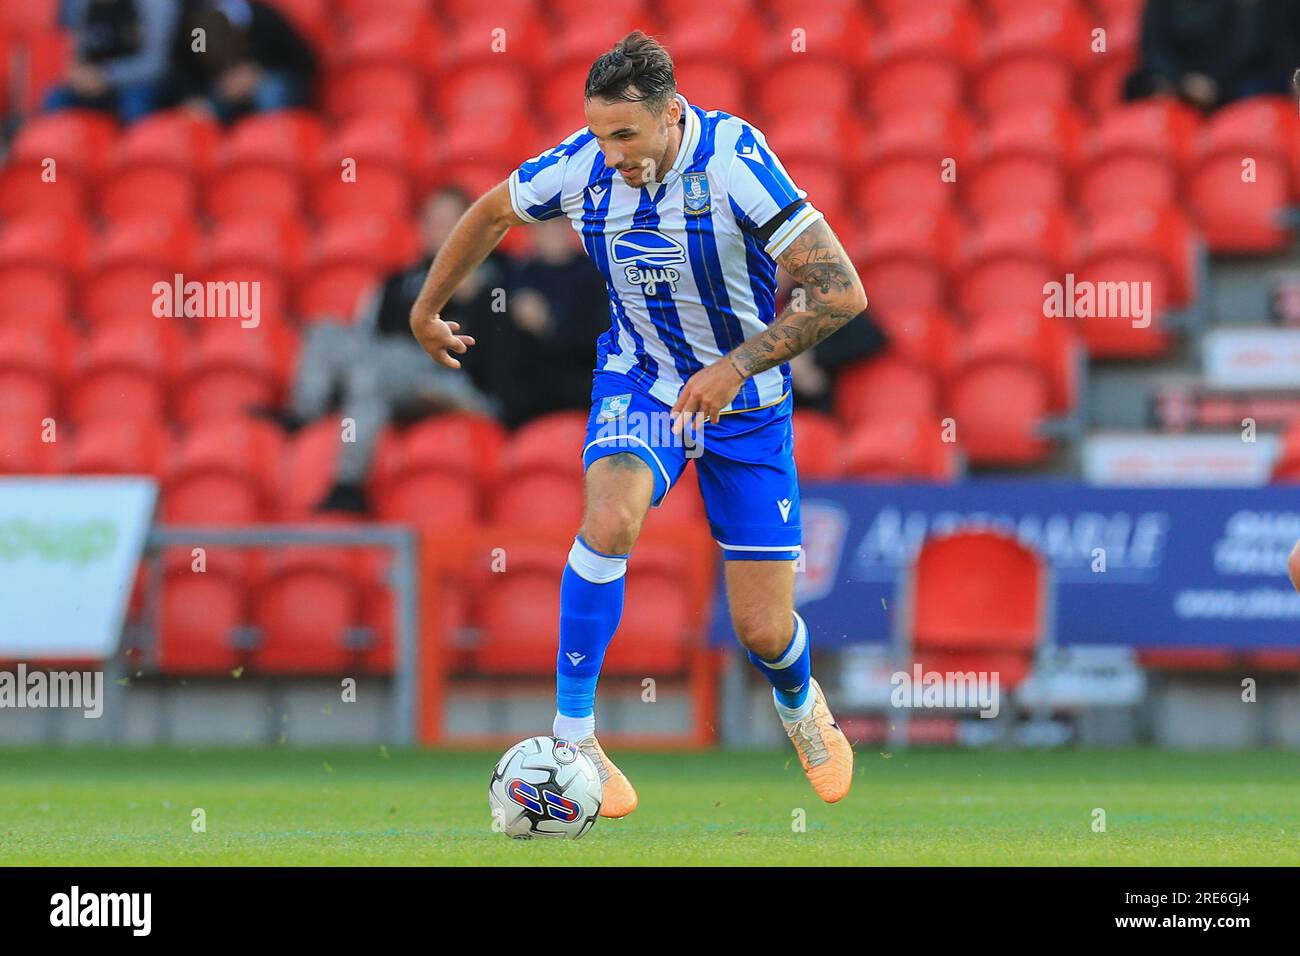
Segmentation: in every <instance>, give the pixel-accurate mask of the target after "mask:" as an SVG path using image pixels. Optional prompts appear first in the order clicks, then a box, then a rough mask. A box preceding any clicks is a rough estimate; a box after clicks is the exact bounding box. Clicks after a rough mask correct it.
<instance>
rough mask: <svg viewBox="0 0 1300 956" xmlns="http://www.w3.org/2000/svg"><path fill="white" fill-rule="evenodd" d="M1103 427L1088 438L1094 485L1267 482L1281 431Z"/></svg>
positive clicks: (1087, 465) (1087, 461)
mask: <svg viewBox="0 0 1300 956" xmlns="http://www.w3.org/2000/svg"><path fill="white" fill-rule="evenodd" d="M1253 437H1254V441H1246V440H1244V439H1243V436H1242V435H1240V434H1229V435H1163V434H1156V433H1146V432H1143V433H1138V434H1132V433H1122V434H1116V433H1098V434H1096V435H1090V436H1089V437H1088V438H1086V439H1084V442H1083V478H1084V481H1086V482H1088V483H1089V484H1092V485H1193V486H1205V487H1210V486H1225V485H1226V486H1250V485H1266V484H1268V482H1269V478H1270V477H1271V476H1272V472H1273V462H1274V461H1275V460H1276V459H1277V454H1278V440H1277V436H1275V435H1254V436H1253Z"/></svg>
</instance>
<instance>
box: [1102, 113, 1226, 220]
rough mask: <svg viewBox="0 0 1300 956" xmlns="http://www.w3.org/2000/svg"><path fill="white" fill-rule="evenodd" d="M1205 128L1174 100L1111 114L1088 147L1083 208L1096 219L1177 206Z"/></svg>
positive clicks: (1103, 119)
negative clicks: (1120, 211) (1102, 215)
mask: <svg viewBox="0 0 1300 956" xmlns="http://www.w3.org/2000/svg"><path fill="white" fill-rule="evenodd" d="M1199 128H1200V118H1199V117H1198V115H1197V113H1196V111H1195V110H1193V109H1192V108H1191V107H1190V106H1186V105H1184V104H1182V103H1180V102H1178V101H1177V100H1173V99H1171V98H1157V99H1147V100H1142V101H1139V102H1136V103H1129V104H1126V105H1124V106H1120V107H1117V108H1115V109H1112V110H1108V111H1106V112H1105V113H1103V114H1102V115H1101V117H1100V119H1099V121H1098V123H1097V126H1096V128H1095V130H1094V131H1093V132H1091V133H1090V134H1089V135H1088V137H1087V138H1086V140H1085V143H1084V163H1083V166H1082V168H1081V169H1080V172H1079V180H1078V184H1077V189H1078V195H1079V202H1080V204H1081V205H1082V206H1083V207H1084V208H1085V209H1086V210H1087V211H1088V212H1090V213H1093V214H1096V213H1099V212H1102V211H1104V210H1107V209H1123V208H1132V207H1133V206H1138V205H1141V206H1152V205H1158V206H1164V205H1171V204H1174V203H1176V202H1177V201H1178V198H1179V184H1180V178H1181V176H1182V173H1183V171H1184V170H1185V169H1186V168H1187V167H1188V166H1189V165H1190V164H1191V162H1192V155H1193V154H1192V151H1193V148H1194V146H1195V142H1196V136H1197V133H1198V130H1199Z"/></svg>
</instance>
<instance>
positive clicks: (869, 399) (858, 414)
mask: <svg viewBox="0 0 1300 956" xmlns="http://www.w3.org/2000/svg"><path fill="white" fill-rule="evenodd" d="M878 319H879V321H880V323H881V325H882V327H883V328H884V330H885V334H886V338H887V339H888V342H889V345H888V347H887V349H886V350H885V352H884V353H883V354H882V355H879V356H876V357H874V358H870V359H866V360H864V361H861V362H856V363H854V364H852V365H850V366H847V367H846V368H844V369H843V370H841V371H840V373H839V374H838V376H837V377H836V381H835V415H836V417H837V418H838V419H839V420H840V421H841V422H843V423H844V424H845V425H847V426H849V427H850V428H851V427H853V426H855V425H857V424H859V423H861V422H864V421H868V420H870V419H874V418H880V417H882V416H885V415H889V414H893V413H895V412H897V413H899V414H903V415H918V416H933V415H937V414H938V412H939V409H940V402H939V399H940V388H939V385H940V382H941V381H942V379H943V377H944V376H945V375H946V374H947V373H948V371H949V370H950V369H951V368H952V366H953V364H954V362H955V361H956V353H955V344H956V337H957V336H956V330H955V328H954V326H953V322H952V319H951V318H949V316H948V315H947V314H945V313H943V312H939V311H935V310H925V309H918V310H911V311H903V312H899V313H891V314H890V315H889V316H887V317H886V316H884V315H881V316H879V317H878Z"/></svg>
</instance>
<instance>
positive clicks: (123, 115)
mask: <svg viewBox="0 0 1300 956" xmlns="http://www.w3.org/2000/svg"><path fill="white" fill-rule="evenodd" d="M13 2H14V3H21V2H22V0H13ZM178 12H179V7H178V5H177V3H176V2H175V0H64V2H63V4H62V5H61V8H60V16H59V22H60V25H61V26H63V27H64V28H65V29H67V30H68V31H69V32H70V33H71V34H72V45H73V59H72V64H71V66H70V67H69V68H68V75H67V77H66V79H65V80H64V82H63V84H62V85H60V86H56V87H54V88H53V89H52V90H50V91H49V92H48V93H47V94H46V97H45V108H46V109H47V110H50V111H56V110H61V109H68V108H71V107H85V108H89V109H99V110H107V111H110V112H113V113H115V114H116V115H117V118H118V119H120V120H121V121H122V122H123V123H132V122H135V121H136V120H138V119H140V118H141V117H142V116H146V115H148V114H149V113H151V112H153V111H154V110H155V109H158V108H159V107H161V106H162V105H164V103H165V101H166V98H167V71H168V52H169V51H170V49H171V47H172V40H173V37H174V36H175V33H176V25H177V14H178Z"/></svg>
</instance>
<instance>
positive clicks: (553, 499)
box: [491, 446, 582, 529]
mask: <svg viewBox="0 0 1300 956" xmlns="http://www.w3.org/2000/svg"><path fill="white" fill-rule="evenodd" d="M577 447H581V446H577ZM574 459H575V461H576V460H577V455H576V454H575V455H574ZM491 512H492V520H493V521H494V522H496V523H497V524H501V525H506V526H509V527H512V528H547V527H560V528H573V529H577V527H578V526H579V525H580V524H581V522H582V475H581V473H580V472H579V474H577V475H566V474H562V473H560V472H556V471H534V472H519V473H518V474H516V475H515V476H513V477H510V478H508V479H503V480H502V482H501V484H500V485H499V486H498V487H497V491H496V494H495V495H494V496H493V500H492V506H491Z"/></svg>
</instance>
